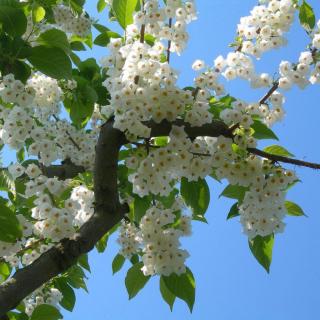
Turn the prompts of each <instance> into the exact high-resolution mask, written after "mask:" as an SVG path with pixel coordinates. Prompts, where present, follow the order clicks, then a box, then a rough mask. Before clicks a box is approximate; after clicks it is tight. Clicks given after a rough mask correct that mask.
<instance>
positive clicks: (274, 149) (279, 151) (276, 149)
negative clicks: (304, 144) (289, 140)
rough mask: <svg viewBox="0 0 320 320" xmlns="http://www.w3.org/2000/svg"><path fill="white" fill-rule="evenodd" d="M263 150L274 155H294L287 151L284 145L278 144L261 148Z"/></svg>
mask: <svg viewBox="0 0 320 320" xmlns="http://www.w3.org/2000/svg"><path fill="white" fill-rule="evenodd" d="M263 151H265V152H268V153H270V154H274V155H276V156H283V157H294V155H293V154H292V153H291V152H289V151H288V150H287V149H285V148H284V147H281V146H278V145H272V146H269V147H266V148H264V149H263Z"/></svg>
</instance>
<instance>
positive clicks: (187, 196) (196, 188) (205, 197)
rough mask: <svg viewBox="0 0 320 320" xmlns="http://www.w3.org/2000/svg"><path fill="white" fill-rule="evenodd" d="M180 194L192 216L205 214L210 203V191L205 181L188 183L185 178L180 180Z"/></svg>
mask: <svg viewBox="0 0 320 320" xmlns="http://www.w3.org/2000/svg"><path fill="white" fill-rule="evenodd" d="M180 192H181V196H182V198H183V200H184V201H185V203H186V205H187V206H188V207H190V208H191V210H192V212H193V215H195V216H197V215H201V216H203V215H204V214H205V212H206V211H207V209H208V206H209V203H210V190H209V187H208V184H207V182H206V180H204V179H199V180H198V181H188V179H187V178H182V179H181V186H180Z"/></svg>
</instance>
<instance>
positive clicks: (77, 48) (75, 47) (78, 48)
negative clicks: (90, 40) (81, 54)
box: [70, 41, 86, 51]
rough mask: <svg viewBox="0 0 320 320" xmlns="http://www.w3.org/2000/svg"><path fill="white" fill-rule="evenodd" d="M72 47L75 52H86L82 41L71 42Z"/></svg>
mask: <svg viewBox="0 0 320 320" xmlns="http://www.w3.org/2000/svg"><path fill="white" fill-rule="evenodd" d="M70 47H71V50H74V51H85V50H86V47H85V46H84V44H83V43H82V42H80V41H73V42H71V43H70Z"/></svg>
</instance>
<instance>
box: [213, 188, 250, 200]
mask: <svg viewBox="0 0 320 320" xmlns="http://www.w3.org/2000/svg"><path fill="white" fill-rule="evenodd" d="M247 191H248V188H247V187H242V186H237V185H232V184H229V185H228V186H227V187H226V188H225V189H224V190H223V191H222V193H221V194H220V196H219V197H222V196H224V197H226V198H230V199H237V200H238V201H239V202H242V201H243V199H244V196H245V193H246V192H247Z"/></svg>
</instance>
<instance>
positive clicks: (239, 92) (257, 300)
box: [64, 0, 320, 320]
mask: <svg viewBox="0 0 320 320" xmlns="http://www.w3.org/2000/svg"><path fill="white" fill-rule="evenodd" d="M94 2H96V1H92V0H90V1H89V4H88V5H87V10H88V11H89V12H90V13H91V15H92V16H95V17H99V19H100V23H105V22H107V13H106V12H104V13H103V14H102V15H99V16H98V13H97V12H96V9H95V6H94V4H93V3H94ZM308 2H309V3H310V4H312V5H313V7H314V8H315V11H316V13H317V17H318V18H320V4H319V2H318V1H317V0H309V1H308ZM256 3H257V1H254V0H244V1H239V0H211V1H209V0H198V1H197V6H198V11H199V19H198V21H196V22H193V23H192V24H191V25H190V28H189V31H190V42H189V47H188V49H187V50H186V51H185V52H184V53H183V55H182V56H181V57H180V58H177V57H174V58H173V59H172V63H173V65H174V66H175V67H176V68H177V69H179V70H180V71H181V79H180V84H181V85H183V86H185V85H190V84H191V82H192V79H193V77H194V73H193V72H192V70H191V64H192V62H193V61H194V60H195V59H196V58H201V59H204V60H205V61H206V62H207V63H208V64H211V63H212V61H213V59H214V58H215V57H216V56H217V55H219V54H226V53H227V52H228V51H229V48H228V44H229V43H230V42H232V40H233V39H234V36H235V27H236V24H237V23H238V21H239V19H240V17H241V16H244V15H247V14H248V13H249V11H250V9H251V8H252V7H253V6H254V5H255V4H256ZM112 28H113V29H116V25H115V24H114V25H112ZM288 39H289V44H288V46H287V47H285V48H283V49H281V50H277V51H274V52H270V53H267V54H266V55H265V56H264V58H263V59H262V60H261V61H258V63H257V68H258V70H259V71H261V72H262V71H267V72H269V73H270V74H273V73H274V72H276V71H277V66H278V65H279V62H280V61H281V60H290V61H293V62H294V61H296V60H297V59H298V57H299V53H300V51H303V50H304V48H305V46H306V44H307V43H308V38H307V36H306V35H305V33H304V32H303V31H302V29H301V27H299V26H298V24H296V26H295V27H294V28H293V29H292V31H291V32H290V34H289V36H288ZM104 50H105V49H103V48H94V50H93V51H92V52H88V54H86V56H87V55H88V56H94V57H97V58H99V57H101V56H102V55H104V54H105V51H104ZM227 88H228V92H229V93H230V94H231V95H233V96H235V97H238V98H242V99H245V100H247V101H254V100H255V99H256V100H257V99H258V98H259V97H262V96H263V95H264V92H265V90H255V91H252V90H250V88H249V85H248V83H246V82H244V81H235V82H231V83H228V85H227ZM286 97H287V98H286V100H287V101H286V105H285V109H286V111H287V116H286V118H285V120H284V121H283V122H282V123H280V124H278V125H277V126H275V127H274V130H275V132H276V134H277V135H278V136H279V138H280V141H281V143H282V145H283V146H285V147H286V148H287V149H288V150H289V151H291V152H292V153H293V154H295V155H296V157H297V158H301V159H305V160H310V161H315V162H319V163H320V150H319V141H318V138H319V134H318V126H319V119H320V105H319V101H320V90H319V85H318V86H313V87H309V88H308V89H306V90H304V91H301V90H300V89H297V88H294V89H293V90H292V91H290V92H288V93H287V94H286ZM273 143H274V142H273V141H266V142H264V143H263V144H261V146H265V145H270V144H273ZM295 169H296V171H297V173H298V175H299V177H300V179H301V180H302V183H300V184H298V185H297V186H296V187H295V188H293V189H292V190H291V191H290V192H289V194H288V199H289V200H293V201H295V202H297V203H298V204H300V205H301V206H302V207H303V209H304V210H305V212H306V214H307V215H308V218H306V217H301V218H287V219H286V223H287V227H286V230H285V233H284V234H281V235H278V236H277V237H276V240H275V246H274V255H273V263H272V266H271V272H270V274H267V273H266V272H265V271H264V270H263V268H262V267H260V265H259V264H258V263H257V262H256V261H255V259H254V258H253V257H252V255H251V253H250V250H249V249H248V244H247V238H246V237H245V236H244V235H243V234H242V233H241V226H240V223H239V221H238V220H237V219H234V220H232V221H228V222H227V221H226V215H227V212H228V210H229V208H230V206H231V205H232V203H233V202H232V201H228V200H225V199H218V196H219V194H220V192H221V191H222V190H223V187H224V186H223V185H219V184H218V183H215V182H214V181H213V180H208V182H209V184H210V189H211V204H210V207H209V209H208V212H207V219H208V221H209V224H208V225H205V224H201V223H194V234H193V236H192V237H191V238H188V239H186V240H185V241H184V242H183V246H184V247H185V248H186V249H187V250H188V251H189V252H190V255H191V257H190V258H189V259H188V261H187V264H188V266H190V268H191V269H192V270H193V273H194V275H195V278H196V283H197V292H196V303H195V306H194V311H193V313H192V314H190V313H189V311H188V308H187V306H186V305H185V304H184V303H183V302H180V301H177V302H176V304H175V306H174V309H173V312H172V313H171V312H170V310H169V308H168V306H167V305H166V304H165V303H164V302H163V301H162V299H161V296H160V293H159V289H158V278H157V277H155V278H153V279H152V280H151V281H150V282H149V283H148V284H147V286H146V287H145V288H144V290H143V291H142V292H140V293H139V294H138V296H137V297H136V298H134V299H133V300H131V301H129V300H128V296H127V292H126V289H125V285H124V278H125V273H126V270H127V269H128V267H129V264H126V265H125V267H124V268H123V270H122V271H121V272H119V273H118V274H116V275H115V276H112V271H111V262H112V260H113V257H114V256H115V254H116V253H117V251H118V246H117V244H116V243H115V239H114V238H112V239H110V240H109V246H108V248H107V250H106V252H105V253H104V254H101V255H98V254H97V253H95V252H93V253H91V254H90V263H91V268H92V274H91V275H89V280H88V288H89V291H90V293H89V294H86V293H84V292H80V291H78V292H77V304H76V307H75V310H74V312H73V313H69V312H64V316H65V319H66V320H71V319H77V320H84V319H86V320H87V319H90V320H91V319H103V320H109V319H110V320H111V319H112V320H126V319H139V320H149V319H150V318H151V319H152V320H164V319H168V320H173V319H174V320H182V319H183V320H189V319H193V320H206V319H219V320H233V319H237V320H242V319H246V320H256V319H259V320H267V319H273V320H278V319H281V320H287V319H290V320H298V319H299V320H300V319H308V320H313V319H319V316H320V250H319V249H320V237H319V230H320V212H319V206H320V205H319V202H320V191H319V184H320V172H316V171H313V170H311V169H302V168H295Z"/></svg>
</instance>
